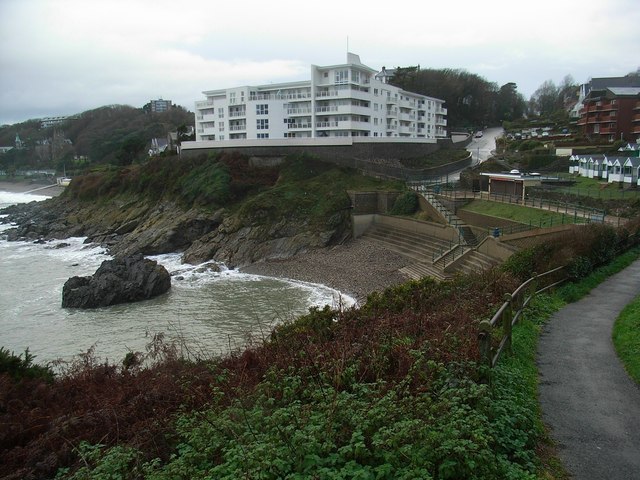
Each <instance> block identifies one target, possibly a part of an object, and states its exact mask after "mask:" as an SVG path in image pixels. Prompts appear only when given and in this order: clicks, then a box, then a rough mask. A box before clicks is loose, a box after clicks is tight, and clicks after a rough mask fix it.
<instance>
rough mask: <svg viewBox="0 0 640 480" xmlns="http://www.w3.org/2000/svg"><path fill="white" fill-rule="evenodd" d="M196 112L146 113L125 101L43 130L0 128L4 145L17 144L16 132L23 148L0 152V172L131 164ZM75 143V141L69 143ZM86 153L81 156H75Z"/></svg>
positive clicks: (35, 126)
mask: <svg viewBox="0 0 640 480" xmlns="http://www.w3.org/2000/svg"><path fill="white" fill-rule="evenodd" d="M193 124H194V117H193V113H191V112H188V111H187V110H185V109H184V108H182V107H174V108H172V109H170V110H168V111H167V112H162V113H145V112H144V111H143V110H142V109H139V108H134V107H130V106H127V105H109V106H105V107H100V108H96V109H94V110H89V111H86V112H84V113H81V114H80V115H78V117H77V118H75V119H69V120H67V121H66V122H64V123H62V124H60V125H57V126H55V127H49V128H44V129H43V128H40V122H39V121H37V120H30V121H28V122H23V123H19V124H16V125H9V126H3V127H2V128H0V145H2V146H12V145H14V142H15V138H16V134H18V135H19V136H20V139H21V140H22V142H23V143H24V144H25V148H23V149H20V150H17V149H13V150H10V151H9V152H7V153H6V154H3V155H0V170H1V169H4V170H7V171H8V172H10V173H11V172H13V171H15V170H16V169H28V168H37V169H44V168H47V169H56V170H58V171H59V172H60V173H62V171H63V169H66V173H67V174H71V175H76V174H79V173H82V172H85V171H87V170H88V169H90V168H92V167H95V165H100V164H109V163H110V164H117V165H125V164H130V163H132V162H134V161H136V160H140V159H143V158H145V157H146V156H147V149H148V148H149V146H150V142H151V139H152V138H154V137H163V138H165V137H166V136H167V134H168V133H169V132H175V131H176V130H177V129H178V128H180V127H183V126H186V125H193ZM65 139H68V140H70V141H71V144H68V143H66V142H65ZM76 157H83V158H76Z"/></svg>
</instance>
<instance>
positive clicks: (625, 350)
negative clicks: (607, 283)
mask: <svg viewBox="0 0 640 480" xmlns="http://www.w3.org/2000/svg"><path fill="white" fill-rule="evenodd" d="M612 336H613V344H614V346H615V348H616V352H617V353H618V356H619V357H620V360H622V363H623V364H624V368H625V369H626V370H627V372H628V373H629V375H630V376H631V378H633V379H634V380H635V381H636V383H638V384H640V296H639V297H637V298H636V299H635V300H634V301H633V302H632V303H630V304H629V305H627V307H626V308H625V309H624V310H623V311H622V313H621V314H620V316H619V317H618V319H617V320H616V323H615V325H614V327H613V335H612Z"/></svg>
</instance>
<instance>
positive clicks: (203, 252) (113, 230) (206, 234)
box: [4, 194, 351, 268]
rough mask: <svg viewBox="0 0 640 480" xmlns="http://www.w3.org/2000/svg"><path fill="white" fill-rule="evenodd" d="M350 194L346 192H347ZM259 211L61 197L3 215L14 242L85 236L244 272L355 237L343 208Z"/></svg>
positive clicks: (117, 247)
mask: <svg viewBox="0 0 640 480" xmlns="http://www.w3.org/2000/svg"><path fill="white" fill-rule="evenodd" d="M345 195H346V194H345ZM265 212H266V211H264V210H263V209H262V208H261V206H260V205H258V206H257V207H255V208H254V209H251V210H250V211H249V212H246V211H245V212H244V213H238V211H236V212H233V213H231V212H229V211H228V210H226V209H219V210H216V211H209V210H207V209H206V208H190V209H185V208H183V207H182V206H181V205H179V204H178V203H176V202H170V201H162V202H153V201H151V200H148V199H144V200H131V199H130V198H129V199H127V200H125V199H121V198H113V199H110V200H109V201H108V202H106V201H100V202H99V201H95V202H86V201H79V200H75V199H69V198H56V199H52V200H47V201H45V202H39V203H36V202H33V203H32V204H22V205H16V206H15V207H10V208H9V209H6V210H5V212H4V213H8V214H9V216H8V218H7V219H5V220H4V221H5V222H6V221H10V222H14V223H16V224H17V226H16V227H15V228H13V229H10V230H7V231H6V232H5V234H6V235H7V238H8V239H9V240H27V241H42V240H51V239H64V238H68V237H72V236H85V237H87V240H86V241H87V243H96V244H100V245H102V246H104V247H105V248H107V249H108V251H109V253H110V254H111V255H114V256H116V257H126V256H129V255H133V254H137V253H142V254H144V255H158V254H162V253H173V252H183V261H184V262H186V263H191V264H199V263H202V262H206V261H208V260H216V261H218V262H223V263H225V264H226V265H227V266H229V267H232V268H233V267H241V266H245V265H249V264H251V263H255V262H259V261H262V260H265V259H279V258H289V257H292V256H294V255H296V254H299V253H303V252H306V251H309V250H314V249H317V248H323V247H327V246H330V245H335V244H339V243H342V242H343V241H344V240H345V239H347V238H349V236H350V235H351V216H350V211H349V210H348V209H341V210H338V211H337V212H335V213H333V214H332V215H331V216H329V217H327V218H326V219H324V220H318V219H317V218H315V219H313V220H310V219H309V218H306V217H304V216H297V217H296V218H289V217H288V216H282V217H281V218H277V217H276V218H275V219H274V217H273V215H271V216H270V215H268V214H266V213H265Z"/></svg>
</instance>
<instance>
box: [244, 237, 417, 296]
mask: <svg viewBox="0 0 640 480" xmlns="http://www.w3.org/2000/svg"><path fill="white" fill-rule="evenodd" d="M409 263H410V260H408V259H406V258H405V257H403V256H401V255H399V254H397V253H395V252H391V251H390V250H387V249H385V248H383V247H381V246H379V245H377V244H375V243H373V242H371V241H369V240H366V239H356V240H350V241H348V242H347V243H345V244H343V245H337V246H335V247H331V248H328V249H324V250H315V251H312V252H309V253H305V254H302V255H298V256H295V257H292V258H289V259H284V260H266V261H264V262H259V263H255V264H253V265H249V266H248V267H244V268H242V269H241V271H243V272H246V273H253V274H257V275H267V276H270V277H279V278H290V279H294V280H301V281H304V282H311V283H322V284H323V285H327V286H329V287H331V288H335V289H336V290H339V291H341V292H343V293H345V294H347V295H349V296H352V297H354V298H355V299H356V300H357V301H358V302H359V303H362V302H363V301H364V300H366V298H367V295H368V294H369V293H371V292H374V291H381V290H384V289H385V288H387V287H390V286H392V285H397V284H399V283H403V282H406V281H407V280H409V279H408V277H406V276H405V275H403V274H402V273H400V272H399V271H398V269H400V268H402V267H404V266H405V265H407V264H409Z"/></svg>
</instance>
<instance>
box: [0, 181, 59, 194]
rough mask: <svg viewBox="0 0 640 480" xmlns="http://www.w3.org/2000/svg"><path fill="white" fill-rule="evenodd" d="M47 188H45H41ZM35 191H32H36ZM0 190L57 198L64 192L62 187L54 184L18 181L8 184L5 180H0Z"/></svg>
mask: <svg viewBox="0 0 640 480" xmlns="http://www.w3.org/2000/svg"><path fill="white" fill-rule="evenodd" d="M43 187H47V188H43ZM36 189H38V190H37V191H33V190H36ZM0 190H1V191H5V192H11V193H31V192H32V191H33V193H34V194H37V195H46V196H47V197H57V196H58V195H60V194H61V193H62V192H64V187H60V186H58V185H56V184H50V183H47V182H39V181H28V180H19V181H16V182H9V181H6V180H0Z"/></svg>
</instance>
